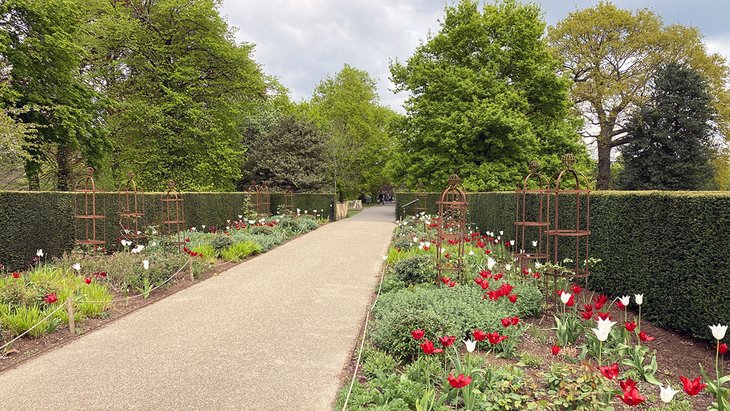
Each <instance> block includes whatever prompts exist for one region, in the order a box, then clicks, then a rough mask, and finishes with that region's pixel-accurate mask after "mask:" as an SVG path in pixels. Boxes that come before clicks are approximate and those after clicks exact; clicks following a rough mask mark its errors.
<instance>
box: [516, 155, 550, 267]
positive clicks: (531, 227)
mask: <svg viewBox="0 0 730 411" xmlns="http://www.w3.org/2000/svg"><path fill="white" fill-rule="evenodd" d="M538 168H539V164H538V162H537V161H532V162H530V173H529V174H528V175H527V176H526V177H525V178H524V179H523V180H522V186H521V187H520V188H518V189H517V190H516V193H517V196H516V198H517V204H516V206H515V249H516V251H517V252H516V254H515V256H516V257H517V260H518V264H519V265H520V268H525V267H527V265H528V264H529V262H530V260H535V261H545V260H547V257H548V256H547V252H546V251H545V250H547V249H546V248H545V241H543V238H542V237H543V234H544V231H545V229H546V228H547V226H548V222H547V215H546V212H547V209H546V208H545V204H546V202H547V201H546V197H547V190H548V188H549V183H548V181H547V179H546V178H544V177H543V176H542V175H540V174H538V172H537V170H538ZM531 180H534V181H535V183H536V185H537V187H535V188H531V187H530V181H531ZM528 196H532V197H534V198H535V199H536V201H535V203H537V204H536V207H534V206H533V207H529V208H531V209H532V210H533V212H534V216H530V215H528V213H527V210H528V201H527V198H528ZM533 244H534V245H533Z"/></svg>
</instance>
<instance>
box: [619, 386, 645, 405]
mask: <svg viewBox="0 0 730 411" xmlns="http://www.w3.org/2000/svg"><path fill="white" fill-rule="evenodd" d="M623 394H624V395H623V396H621V395H617V396H616V398H618V399H620V400H621V401H623V402H624V404H626V405H628V406H630V407H634V406H636V405H639V404H641V403H642V402H644V400H646V397H642V396H641V395H640V394H639V390H638V389H636V387H635V386H634V387H630V388H629V389H626V390H623Z"/></svg>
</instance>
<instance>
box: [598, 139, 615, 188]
mask: <svg viewBox="0 0 730 411" xmlns="http://www.w3.org/2000/svg"><path fill="white" fill-rule="evenodd" d="M606 134H608V135H606ZM597 142H598V183H597V185H596V188H597V189H598V190H608V186H609V183H610V182H611V135H610V131H609V132H607V133H604V131H603V130H601V135H600V136H599V137H598V141H597Z"/></svg>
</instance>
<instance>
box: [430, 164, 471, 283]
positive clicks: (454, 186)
mask: <svg viewBox="0 0 730 411" xmlns="http://www.w3.org/2000/svg"><path fill="white" fill-rule="evenodd" d="M448 182H449V186H448V187H447V188H446V189H445V190H444V191H443V192H442V193H441V196H440V197H439V200H438V201H437V202H436V204H437V205H438V240H437V244H436V270H437V271H438V276H439V278H437V279H436V282H437V283H439V284H440V283H441V282H440V281H439V280H440V278H441V277H443V276H444V273H445V272H453V273H455V275H456V276H458V278H459V280H460V281H463V280H464V278H463V276H464V238H465V237H466V235H467V234H466V233H467V212H468V204H469V203H468V201H467V198H466V193H465V192H464V190H463V189H462V188H461V187H460V186H461V179H460V178H459V176H457V175H456V174H452V175H451V176H449V180H448ZM453 243H455V244H453ZM446 244H449V245H452V246H453V245H457V254H456V256H453V255H449V257H450V258H446V255H445V253H444V252H443V251H442V249H444V247H445V245H446Z"/></svg>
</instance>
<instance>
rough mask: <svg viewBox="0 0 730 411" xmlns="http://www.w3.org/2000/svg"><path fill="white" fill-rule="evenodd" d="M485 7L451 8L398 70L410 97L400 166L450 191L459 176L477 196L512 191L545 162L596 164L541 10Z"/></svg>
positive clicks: (415, 178) (411, 182)
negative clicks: (567, 158)
mask: <svg viewBox="0 0 730 411" xmlns="http://www.w3.org/2000/svg"><path fill="white" fill-rule="evenodd" d="M480 4H481V3H480V2H477V1H474V0H462V1H460V2H458V3H457V4H456V5H453V6H447V7H446V11H445V13H446V15H445V17H444V18H443V20H442V21H441V27H440V29H439V31H438V32H437V33H436V34H433V35H431V36H429V38H428V39H427V40H426V41H425V42H424V43H422V44H421V45H420V46H419V47H418V48H417V49H416V52H415V54H414V55H413V56H412V57H410V58H409V59H408V61H407V63H406V64H405V65H404V64H402V63H400V62H396V63H395V64H392V65H391V68H390V71H391V74H392V77H393V82H394V83H395V85H396V91H408V92H409V93H410V94H411V97H409V98H408V100H406V103H405V109H406V113H407V116H406V117H405V118H403V119H402V121H399V122H398V123H397V124H396V126H395V128H396V130H397V135H398V138H399V145H400V150H399V153H398V156H397V157H396V158H395V159H394V163H395V164H396V166H395V174H396V175H397V176H399V177H402V178H404V179H405V182H406V183H407V184H408V186H410V187H414V188H415V187H416V186H417V185H418V184H419V183H422V184H424V185H425V186H426V187H430V188H437V187H438V188H441V187H442V186H443V185H444V184H445V183H446V179H447V176H448V175H449V174H451V173H453V172H454V171H455V170H457V171H458V174H459V175H460V176H461V177H462V178H463V179H464V186H465V187H466V188H467V189H469V190H494V189H512V188H514V186H515V181H517V180H518V179H519V178H520V176H522V175H524V174H525V173H526V171H527V165H528V163H529V162H530V160H533V159H534V158H536V157H540V158H543V159H547V163H548V164H547V167H548V169H550V170H552V169H555V168H556V167H557V166H558V164H559V160H558V158H559V156H560V155H562V154H563V153H565V152H573V153H576V154H577V156H578V157H579V159H581V164H582V165H584V166H585V165H587V164H589V160H588V156H587V153H586V149H585V146H584V145H583V144H582V143H581V141H580V139H579V137H578V133H577V128H578V126H579V124H578V123H577V122H576V119H575V118H574V116H573V115H572V113H571V102H570V98H569V95H568V90H569V82H568V81H567V80H566V79H564V78H562V77H560V76H558V75H557V74H556V69H557V67H558V63H557V61H556V60H555V59H553V58H552V57H551V56H550V55H549V53H548V48H547V44H546V43H545V41H544V39H543V34H544V30H545V23H544V21H543V20H542V17H541V13H540V10H539V8H538V6H536V5H534V4H529V5H522V4H519V3H518V2H516V1H503V2H500V3H497V4H489V3H488V4H484V6H483V7H482V8H481V10H480Z"/></svg>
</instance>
